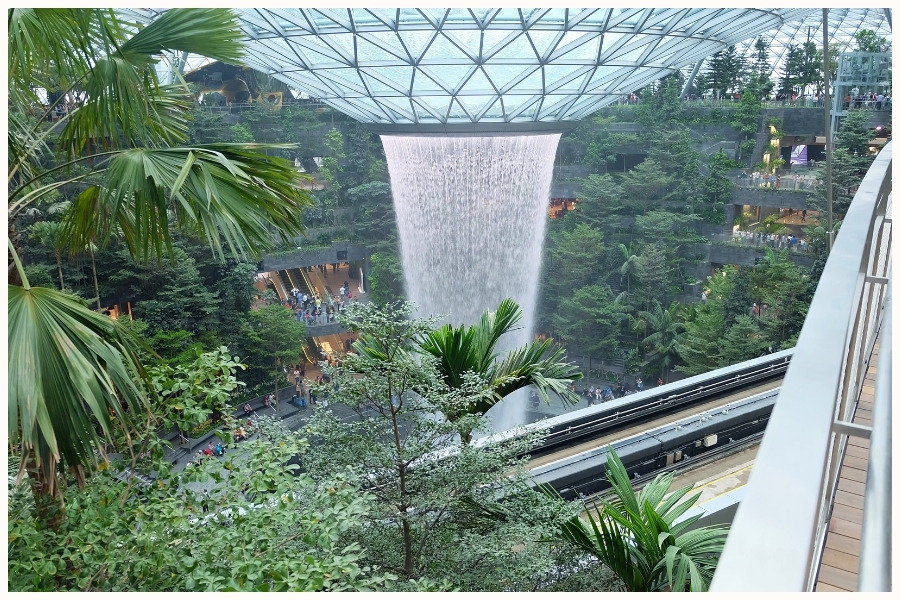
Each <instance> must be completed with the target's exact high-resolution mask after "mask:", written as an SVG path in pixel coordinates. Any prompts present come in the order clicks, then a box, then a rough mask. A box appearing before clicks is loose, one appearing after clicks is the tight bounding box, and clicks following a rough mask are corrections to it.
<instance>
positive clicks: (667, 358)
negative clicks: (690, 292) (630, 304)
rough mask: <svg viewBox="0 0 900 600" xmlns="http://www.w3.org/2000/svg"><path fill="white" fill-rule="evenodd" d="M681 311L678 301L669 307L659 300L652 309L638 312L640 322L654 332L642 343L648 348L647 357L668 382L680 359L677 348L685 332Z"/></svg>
mask: <svg viewBox="0 0 900 600" xmlns="http://www.w3.org/2000/svg"><path fill="white" fill-rule="evenodd" d="M680 312H681V306H680V305H679V304H678V303H677V302H673V303H672V304H671V305H669V308H667V309H666V308H663V307H662V306H661V305H660V304H659V303H658V302H657V303H656V305H655V306H654V308H653V310H652V311H647V310H642V311H639V312H638V317H639V321H638V323H639V324H643V325H644V326H645V327H646V328H647V329H648V330H649V331H652V332H653V333H651V334H650V335H648V336H646V337H645V338H644V339H643V340H642V342H641V343H642V344H644V346H645V347H646V348H647V350H648V353H649V354H648V356H647V358H648V360H649V362H650V364H651V365H653V366H654V367H655V368H656V369H658V372H659V373H661V376H662V378H663V381H666V382H668V380H669V372H670V371H671V370H672V367H673V366H675V361H676V360H677V359H678V351H677V348H678V346H679V344H680V343H681V340H682V334H683V332H684V322H683V321H682V320H681V318H680ZM636 324H637V323H636Z"/></svg>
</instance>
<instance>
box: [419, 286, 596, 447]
mask: <svg viewBox="0 0 900 600" xmlns="http://www.w3.org/2000/svg"><path fill="white" fill-rule="evenodd" d="M521 318H522V309H521V308H520V307H519V305H518V304H516V302H515V301H513V300H512V299H511V298H506V299H505V300H503V301H502V302H500V305H499V306H498V307H497V310H496V311H493V312H491V311H485V312H484V314H482V316H481V319H480V320H479V321H478V323H476V324H475V325H472V326H471V327H467V326H465V325H460V326H459V327H453V326H452V325H449V324H448V325H444V326H443V327H441V328H440V329H437V330H433V331H430V332H428V333H426V334H425V335H424V336H423V337H422V339H421V340H420V342H419V346H420V348H421V349H422V350H424V351H425V352H427V353H429V354H431V355H433V356H435V357H436V358H437V359H438V369H439V370H440V372H441V375H442V376H443V378H444V381H445V382H446V383H447V385H448V386H450V388H453V389H459V388H461V387H462V386H463V374H464V373H467V372H473V373H477V374H479V375H481V376H482V377H484V379H485V380H486V381H487V382H488V383H489V385H490V387H491V390H492V391H493V393H492V395H491V396H489V397H484V398H480V399H478V400H477V401H476V402H474V403H473V404H472V405H470V406H469V407H468V409H467V410H465V411H460V412H459V413H451V414H447V415H445V416H446V417H447V419H449V420H450V421H453V422H457V421H458V420H459V419H461V418H462V417H463V416H464V415H466V414H484V413H486V412H487V411H488V410H489V409H490V408H491V406H493V405H494V404H496V403H497V402H499V401H500V400H502V399H503V398H504V397H506V396H508V395H509V394H511V393H512V392H514V391H516V390H518V389H522V388H524V387H527V386H529V385H534V386H535V387H537V390H538V394H539V395H540V397H541V398H542V399H543V400H544V402H548V403H549V402H550V398H549V396H548V394H547V392H548V391H552V392H553V393H555V394H556V395H557V396H559V398H560V399H562V401H563V402H565V403H569V404H573V405H574V404H577V403H578V396H577V395H576V394H575V393H574V392H572V391H571V390H570V389H569V387H568V386H569V384H570V383H571V382H572V381H574V380H576V379H580V378H581V373H579V372H578V370H577V367H576V366H575V365H574V364H573V363H568V362H565V361H564V357H565V351H564V350H563V348H561V347H559V346H554V343H553V340H551V339H546V340H543V341H541V340H535V341H533V342H531V344H529V345H527V346H522V347H520V348H516V349H514V350H511V351H510V352H509V353H508V354H507V355H506V357H504V358H503V359H500V357H499V354H498V353H497V352H496V347H497V342H498V341H499V340H500V337H501V336H502V335H503V334H505V333H507V332H509V331H512V330H513V329H514V328H515V325H516V324H517V323H518V322H519V321H520V320H521ZM460 433H461V435H462V439H463V442H464V443H468V442H469V441H470V440H471V432H470V431H461V432H460Z"/></svg>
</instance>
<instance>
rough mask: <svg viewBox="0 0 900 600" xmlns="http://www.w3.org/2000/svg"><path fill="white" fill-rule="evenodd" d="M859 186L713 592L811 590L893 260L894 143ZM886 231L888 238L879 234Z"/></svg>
mask: <svg viewBox="0 0 900 600" xmlns="http://www.w3.org/2000/svg"><path fill="white" fill-rule="evenodd" d="M891 146H892V143H888V144H887V145H886V146H885V147H884V149H883V150H882V151H881V153H880V154H879V155H878V157H877V158H876V159H875V162H874V163H873V164H872V166H871V167H870V169H869V171H868V173H867V174H866V176H865V178H864V179H863V181H862V183H861V184H860V187H859V190H858V191H857V193H856V196H855V197H854V200H853V202H852V204H851V206H850V209H849V211H848V212H847V215H846V217H845V219H844V221H843V223H842V225H841V232H840V235H839V236H838V238H837V241H836V243H835V245H834V247H833V249H832V251H831V254H830V256H829V258H828V262H827V264H826V266H825V269H824V271H823V273H822V277H821V279H820V280H819V284H818V288H817V292H816V294H815V296H814V297H813V300H812V303H811V304H810V307H809V312H808V313H807V317H806V321H805V323H804V325H803V329H802V330H801V332H800V336H799V339H798V341H797V346H796V347H795V349H794V356H793V358H792V359H791V365H790V367H789V368H788V372H787V374H786V375H785V378H784V382H783V383H782V387H781V391H780V393H779V396H778V401H777V402H776V404H775V408H774V410H773V411H772V415H771V417H770V419H769V423H768V425H767V427H766V433H765V436H764V437H763V441H762V444H761V445H760V448H759V451H758V454H757V457H756V460H755V463H754V467H753V471H752V474H751V476H750V480H749V482H748V485H747V488H746V490H747V491H746V493H745V495H744V499H743V500H742V502H741V505H740V507H739V508H738V511H737V514H736V515H735V519H734V521H733V523H732V527H731V532H730V534H729V536H728V540H727V542H726V545H725V549H724V551H723V553H722V556H721V557H720V560H719V564H718V568H717V569H716V574H715V577H714V578H713V581H712V586H711V588H710V589H711V591H714V592H723V591H808V590H811V589H812V587H813V585H814V582H815V577H816V573H817V570H818V561H819V558H820V556H821V552H822V548H823V541H824V536H825V531H826V527H825V526H826V524H827V519H828V517H829V515H830V512H831V507H832V499H833V494H834V492H835V488H836V486H837V477H836V474H837V470H838V468H839V466H840V461H841V460H842V457H843V454H844V449H845V448H846V444H847V438H848V433H853V434H854V435H856V434H859V433H864V431H862V430H864V429H866V428H862V427H859V426H855V425H853V424H850V423H848V422H847V421H849V418H848V417H849V416H852V414H853V411H854V410H855V407H856V403H857V399H858V397H859V392H860V391H861V388H862V379H863V377H864V376H865V367H866V363H867V362H868V360H869V356H870V355H871V348H872V346H873V345H874V340H875V335H876V332H877V328H878V326H879V324H880V322H881V316H882V311H881V307H882V303H883V300H884V289H885V287H886V286H885V284H886V277H885V274H886V272H887V266H888V263H889V255H890V251H889V246H890V239H889V238H890V225H889V223H890V219H885V217H884V215H885V211H886V210H887V207H888V204H889V202H890V194H891V164H892V161H891V152H892V149H891ZM883 236H885V238H886V239H882V237H883Z"/></svg>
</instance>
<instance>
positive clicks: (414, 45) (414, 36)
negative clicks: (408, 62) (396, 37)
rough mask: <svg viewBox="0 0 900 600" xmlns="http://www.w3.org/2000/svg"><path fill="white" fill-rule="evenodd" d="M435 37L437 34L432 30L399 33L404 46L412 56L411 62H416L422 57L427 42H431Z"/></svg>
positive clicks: (402, 31)
mask: <svg viewBox="0 0 900 600" xmlns="http://www.w3.org/2000/svg"><path fill="white" fill-rule="evenodd" d="M436 35H437V32H435V30H434V29H429V30H424V29H416V30H414V31H404V30H401V31H400V37H401V38H403V43H404V44H405V45H406V48H407V51H408V52H409V54H410V55H411V56H412V59H413V60H418V59H420V58H421V57H422V52H424V50H425V46H427V45H428V42H430V41H431V38H433V37H434V36H436Z"/></svg>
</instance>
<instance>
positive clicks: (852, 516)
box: [815, 336, 880, 592]
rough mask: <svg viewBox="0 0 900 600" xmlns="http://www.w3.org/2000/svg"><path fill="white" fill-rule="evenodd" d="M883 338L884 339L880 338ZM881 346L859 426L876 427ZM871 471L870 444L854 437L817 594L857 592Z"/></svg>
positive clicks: (874, 357) (869, 375) (860, 408)
mask: <svg viewBox="0 0 900 600" xmlns="http://www.w3.org/2000/svg"><path fill="white" fill-rule="evenodd" d="M879 337H880V336H879ZM878 349H879V342H878V339H877V338H876V341H875V348H874V350H873V351H872V357H871V358H870V359H869V367H868V369H866V377H865V380H864V383H863V388H862V393H861V394H860V398H859V404H858V405H857V407H856V413H855V414H854V416H853V423H855V424H857V425H867V426H870V427H871V425H872V405H873V401H874V397H875V374H876V371H877V365H878ZM868 467H869V440H868V439H865V438H859V437H854V436H851V437H850V438H849V439H848V444H847V450H846V454H845V455H844V460H843V462H842V463H841V469H840V472H839V475H838V486H837V492H836V493H835V495H834V506H833V508H832V512H831V519H830V520H829V521H828V532H827V533H826V537H825V550H824V551H823V553H822V559H821V562H820V566H819V574H818V577H817V578H816V586H815V591H817V592H855V591H856V590H857V578H858V574H859V552H860V537H861V533H862V515H863V502H864V499H865V492H866V472H867V470H868Z"/></svg>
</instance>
